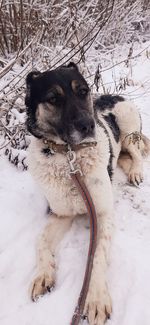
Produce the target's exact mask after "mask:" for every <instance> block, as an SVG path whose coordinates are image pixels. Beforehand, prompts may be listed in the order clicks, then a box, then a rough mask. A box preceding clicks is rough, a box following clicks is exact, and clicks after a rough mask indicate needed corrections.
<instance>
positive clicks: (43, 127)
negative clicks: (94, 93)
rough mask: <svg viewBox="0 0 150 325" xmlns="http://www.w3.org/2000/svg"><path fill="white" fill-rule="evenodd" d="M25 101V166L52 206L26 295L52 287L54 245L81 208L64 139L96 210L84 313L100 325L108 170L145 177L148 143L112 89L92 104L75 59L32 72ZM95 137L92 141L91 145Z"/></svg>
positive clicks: (133, 113)
mask: <svg viewBox="0 0 150 325" xmlns="http://www.w3.org/2000/svg"><path fill="white" fill-rule="evenodd" d="M26 106H27V116H28V119H27V126H28V130H29V131H30V132H31V134H32V140H31V144H30V147H29V169H30V171H31V173H32V174H33V176H34V177H35V179H36V180H37V181H38V183H39V184H40V186H41V188H42V189H43V192H44V194H45V197H46V198H47V200H48V202H49V205H50V207H51V209H52V211H53V215H52V216H51V218H50V223H49V224H48V225H47V226H46V228H45V230H44V232H43V234H42V236H41V239H40V241H39V246H38V274H37V277H36V278H35V280H34V281H33V283H32V289H31V296H32V299H33V300H36V298H37V297H38V296H39V295H41V294H44V293H46V292H47V290H50V289H51V288H52V287H53V286H54V284H55V258H54V257H55V250H56V246H57V244H58V243H59V242H60V240H61V238H62V237H63V236H64V234H65V232H66V231H68V230H69V228H70V226H71V224H72V221H73V219H74V218H75V217H77V216H79V215H80V216H81V215H83V216H84V215H85V214H86V209H85V206H84V203H83V202H82V198H81V197H80V195H79V194H78V191H77V190H76V188H75V186H74V184H73V181H72V180H71V177H70V169H69V165H68V160H67V155H66V151H65V148H66V146H67V145H68V144H69V145H70V146H71V147H73V148H74V150H75V151H76V164H77V166H78V167H79V168H80V169H81V170H82V174H83V177H84V182H85V184H86V186H87V187H88V189H89V191H90V194H91V196H92V198H93V201H94V204H95V208H96V212H97V218H98V242H97V249H96V253H95V257H94V264H93V270H92V276H91V281H90V286H89V291H88V295H87V300H86V306H85V314H86V315H87V317H88V321H89V324H90V325H102V324H104V322H105V320H106V318H107V317H109V315H110V314H111V311H112V305H111V298H110V295H109V292H108V287H107V282H106V269H107V262H108V256H109V246H110V242H111V237H112V229H113V196H112V185H111V181H112V178H113V173H114V170H115V168H116V165H117V162H118V163H119V164H120V166H121V167H122V168H123V169H124V171H125V173H126V174H128V179H129V181H130V182H131V183H133V184H139V183H140V182H141V181H142V180H143V172H142V160H143V157H142V156H143V155H144V154H147V153H148V152H149V150H150V142H149V140H148V139H147V138H146V137H145V136H144V135H143V134H142V133H141V119H140V116H139V113H138V111H137V109H136V108H135V107H134V105H133V104H132V103H130V102H126V101H125V100H124V98H123V97H120V96H111V95H103V96H101V97H99V98H97V99H96V100H95V101H94V103H93V100H92V98H91V94H90V89H89V87H88V85H87V82H86V81H85V79H84V78H83V76H82V75H81V73H80V72H79V70H78V67H77V66H76V65H75V64H74V63H70V64H69V65H68V66H62V67H60V68H57V69H55V70H52V71H47V72H44V73H40V72H31V73H30V74H29V75H28V76H27V94H26ZM94 142H97V145H92V143H94ZM83 143H84V144H86V145H85V147H84V145H83ZM76 148H77V150H76Z"/></svg>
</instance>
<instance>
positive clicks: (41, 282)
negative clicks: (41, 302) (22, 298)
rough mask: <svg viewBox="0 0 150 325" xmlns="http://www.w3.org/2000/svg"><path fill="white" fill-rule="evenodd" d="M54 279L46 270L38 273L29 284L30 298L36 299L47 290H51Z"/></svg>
mask: <svg viewBox="0 0 150 325" xmlns="http://www.w3.org/2000/svg"><path fill="white" fill-rule="evenodd" d="M54 285H55V280H54V276H53V275H51V274H49V273H48V272H46V271H45V272H42V273H41V274H39V275H38V276H37V277H36V278H35V279H34V281H33V282H32V284H31V289H30V291H31V299H32V300H33V301H36V300H37V299H38V298H39V297H40V296H43V295H44V294H45V293H47V292H51V291H52V289H53V288H54Z"/></svg>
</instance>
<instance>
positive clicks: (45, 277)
mask: <svg viewBox="0 0 150 325" xmlns="http://www.w3.org/2000/svg"><path fill="white" fill-rule="evenodd" d="M50 218H51V220H50V223H49V224H48V225H47V226H46V227H45V229H44V232H43V234H42V236H41V237H40V239H39V242H38V249H37V267H38V274H37V277H36V278H35V279H34V281H33V282H32V285H31V290H30V291H31V298H32V300H33V301H35V300H36V299H37V298H38V297H39V296H40V295H43V294H45V293H46V292H47V291H51V289H52V288H53V287H54V284H55V259H54V255H55V251H56V248H57V245H58V244H59V243H60V241H61V239H62V238H63V236H64V234H65V233H66V232H67V231H68V230H69V228H70V226H71V224H72V218H69V217H68V218H67V217H57V216H55V215H54V216H51V217H50Z"/></svg>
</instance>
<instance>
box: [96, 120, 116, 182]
mask: <svg viewBox="0 0 150 325" xmlns="http://www.w3.org/2000/svg"><path fill="white" fill-rule="evenodd" d="M97 124H98V125H99V126H100V127H101V128H103V130H104V132H105V134H106V135H107V138H108V142H109V153H110V156H109V162H108V166H107V171H108V175H109V177H110V180H111V181H112V178H113V166H112V162H113V158H114V154H113V146H112V143H111V140H110V136H109V133H108V131H107V129H106V128H105V126H104V124H103V123H102V121H100V120H99V119H97Z"/></svg>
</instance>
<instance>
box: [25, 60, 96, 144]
mask: <svg viewBox="0 0 150 325" xmlns="http://www.w3.org/2000/svg"><path fill="white" fill-rule="evenodd" d="M26 83H27V93H26V99H25V103H26V106H27V115H28V119H27V126H28V130H29V131H30V132H31V133H32V134H33V135H34V136H35V137H37V138H43V139H48V140H55V141H56V142H60V141H64V142H66V143H69V144H78V143H80V142H81V141H82V140H83V139H88V138H91V137H93V136H94V129H95V122H94V111H93V104H92V100H91V96H90V89H89V87H88V85H87V82H86V81H85V79H84V78H83V76H82V75H81V73H80V72H79V70H78V68H77V66H76V65H75V64H74V63H70V64H69V65H68V66H62V67H60V68H57V69H55V70H51V71H46V72H43V73H40V72H38V71H35V72H31V73H29V75H28V76H27V79H26Z"/></svg>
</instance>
